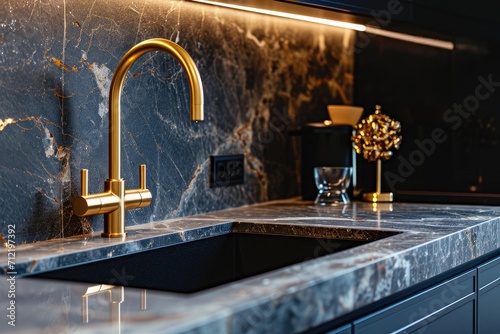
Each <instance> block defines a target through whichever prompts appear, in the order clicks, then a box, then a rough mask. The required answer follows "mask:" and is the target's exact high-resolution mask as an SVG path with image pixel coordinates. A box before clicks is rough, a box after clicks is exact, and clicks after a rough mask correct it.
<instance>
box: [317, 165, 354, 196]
mask: <svg viewBox="0 0 500 334" xmlns="http://www.w3.org/2000/svg"><path fill="white" fill-rule="evenodd" d="M351 174H352V167H327V166H323V167H314V181H315V182H316V187H318V196H317V197H316V200H315V201H314V204H316V205H336V204H349V203H350V202H351V201H350V199H349V196H348V195H347V192H346V190H347V187H349V184H350V182H351Z"/></svg>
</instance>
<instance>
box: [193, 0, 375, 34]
mask: <svg viewBox="0 0 500 334" xmlns="http://www.w3.org/2000/svg"><path fill="white" fill-rule="evenodd" d="M193 1H195V2H201V3H205V4H209V5H216V6H221V7H226V8H232V9H239V10H244V11H247V12H253V13H259V14H266V15H271V16H278V17H283V18H289V19H295V20H299V21H306V22H312V23H320V24H325V25H329V26H334V27H339V28H346V29H353V30H357V31H365V29H366V27H365V26H364V25H362V24H356V23H349V22H342V21H336V20H329V19H321V18H318V17H313V16H306V15H299V14H292V13H285V12H279V11H276V10H270V9H263V8H255V7H248V6H241V5H235V4H230V3H225V2H218V1H210V0H193Z"/></svg>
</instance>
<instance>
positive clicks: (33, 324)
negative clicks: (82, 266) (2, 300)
mask: <svg viewBox="0 0 500 334" xmlns="http://www.w3.org/2000/svg"><path fill="white" fill-rule="evenodd" d="M235 222H253V223H258V224H259V226H260V224H274V225H275V226H277V225H294V226H296V229H297V231H299V230H300V229H302V230H303V229H304V228H305V227H307V226H322V227H332V228H333V227H335V228H348V229H351V230H352V231H356V230H358V229H361V230H368V231H400V232H402V233H399V234H396V235H393V236H390V237H387V238H384V239H381V240H378V241H374V242H371V243H368V244H364V245H362V246H358V247H356V248H352V249H349V250H345V251H341V252H338V253H335V254H331V255H327V256H323V257H320V258H312V259H311V260H309V261H306V262H302V263H299V264H295V265H291V266H288V267H285V268H282V269H278V270H274V271H271V272H268V273H264V274H260V275H257V276H254V277H250V278H247V279H243V280H240V281H236V282H234V283H230V284H226V285H222V286H219V287H215V288H211V289H208V290H204V291H201V292H197V293H193V294H179V293H171V292H163V291H156V290H148V291H147V307H146V309H145V310H140V307H139V305H140V294H141V290H140V289H137V288H130V287H125V294H124V301H123V303H122V304H121V316H120V326H121V328H120V330H121V332H122V333H133V332H137V331H141V332H144V331H147V332H162V333H186V332H196V333H214V332H217V333H292V332H299V331H303V330H307V329H310V328H312V327H314V326H317V325H319V324H322V323H324V322H327V321H330V320H332V319H335V318H337V317H339V316H341V315H344V314H347V313H349V312H351V311H353V310H356V309H359V308H360V307H363V306H365V305H368V304H370V303H373V302H375V301H378V300H380V299H382V298H384V297H387V296H390V295H391V294H394V293H396V292H398V291H401V290H403V289H405V288H408V287H410V286H412V285H414V284H417V283H419V282H422V281H424V280H426V279H428V278H431V277H434V276H436V275H438V274H440V273H443V272H445V271H447V270H449V269H452V268H454V267H456V266H459V265H461V264H464V263H466V262H468V261H471V260H473V259H475V258H477V257H479V256H481V255H484V254H487V253H490V252H492V251H495V250H497V249H498V248H500V238H499V236H500V208H496V207H486V206H458V205H431V204H405V203H393V204H390V205H379V207H378V208H377V209H374V208H373V205H372V204H368V203H359V202H354V203H352V204H351V205H348V206H345V207H331V208H324V207H321V208H319V207H315V206H314V205H312V203H311V202H301V201H298V200H296V199H291V200H284V201H275V202H269V203H264V204H261V205H255V206H247V207H242V208H238V209H229V210H224V211H219V212H214V213H210V214H203V215H198V216H192V217H186V218H182V219H171V220H164V221H160V222H154V223H148V224H143V225H137V226H133V227H130V228H128V232H129V235H128V236H127V239H126V240H125V241H116V240H107V239H102V238H100V237H98V236H97V235H86V236H76V237H71V238H66V239H61V240H50V241H44V242H40V243H35V244H27V245H23V246H19V247H18V248H16V260H15V261H16V269H17V270H18V275H17V278H16V299H15V301H16V306H17V323H16V324H17V325H16V327H15V328H12V327H7V326H8V325H7V322H6V321H5V320H4V321H3V322H2V323H0V328H6V329H9V330H15V331H14V332H16V331H19V332H23V333H24V332H28V333H30V332H33V333H35V332H36V333H40V332H44V333H53V332H72V333H73V332H93V333H109V332H110V330H112V329H113V328H115V330H116V323H115V327H112V326H114V325H112V324H111V323H110V322H109V320H108V314H107V313H108V302H107V301H106V300H105V299H104V296H94V297H93V299H89V300H91V302H89V314H90V323H89V324H82V323H81V295H82V291H83V292H84V291H85V289H86V288H87V287H89V286H92V284H89V283H74V282H73V283H70V282H67V281H52V280H45V279H35V278H23V277H21V276H22V275H23V273H29V272H33V273H34V272H40V271H46V270H50V269H56V268H60V267H63V266H67V265H74V264H79V263H84V262H89V261H95V260H99V259H105V258H109V257H114V256H118V255H121V254H128V253H134V252H138V251H141V250H146V249H151V248H155V247H161V246H163V245H168V244H174V243H182V242H189V241H192V240H196V239H199V238H205V237H209V236H214V235H219V234H224V233H228V232H229V231H230V230H231V229H232V227H233V223H235ZM0 255H1V260H0V263H1V266H2V268H3V269H4V271H6V270H7V269H6V265H7V263H6V257H7V255H6V250H2V253H0ZM186 261H189V259H186ZM144 270H148V268H144ZM172 270H175V268H172ZM119 274H121V275H126V273H123V272H122V273H119ZM103 283H109V282H103ZM0 284H1V285H0V290H1V291H7V289H8V284H7V281H6V280H5V279H4V280H2V281H1V282H0ZM2 308H3V309H5V308H4V307H3V306H2Z"/></svg>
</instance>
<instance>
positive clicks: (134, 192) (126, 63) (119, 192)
mask: <svg viewBox="0 0 500 334" xmlns="http://www.w3.org/2000/svg"><path fill="white" fill-rule="evenodd" d="M152 51H164V52H166V53H169V54H171V55H172V56H173V57H174V58H175V59H177V60H178V61H179V63H180V64H181V65H182V67H183V68H184V71H185V72H186V75H187V78H188V82H189V89H190V92H191V104H190V110H191V113H190V117H191V120H193V121H202V120H203V118H204V116H203V86H202V83H201V78H200V74H199V73H198V68H197V67H196V64H195V63H194V61H193V59H192V58H191V56H189V54H188V53H187V52H186V51H185V50H184V49H183V48H182V47H180V46H179V45H178V44H176V43H174V42H172V41H169V40H166V39H161V38H154V39H149V40H146V41H144V42H141V43H139V44H137V45H135V46H134V47H132V48H131V49H130V50H129V51H128V52H127V53H126V54H125V56H124V57H123V58H122V59H121V60H120V62H119V63H118V66H117V68H116V70H115V73H114V74H113V79H112V80H111V85H110V93H109V179H107V180H106V181H104V191H103V192H102V193H97V194H91V195H89V194H88V186H87V184H88V176H87V171H86V170H82V172H81V177H82V181H81V186H82V194H81V196H78V197H76V198H75V199H74V200H73V212H74V213H75V214H76V215H77V216H81V217H82V216H90V215H95V214H101V213H102V214H104V232H103V233H102V236H103V237H124V236H125V235H126V232H125V210H129V209H136V208H142V207H146V206H148V205H149V204H150V203H151V201H152V195H151V192H150V191H149V190H148V189H147V188H146V166H145V165H141V166H140V169H139V179H140V181H139V188H137V189H130V190H126V189H125V180H123V179H122V178H121V138H120V137H121V119H120V118H121V109H120V99H121V92H122V89H123V83H124V82H125V77H126V75H127V73H128V70H129V69H130V67H131V66H132V65H133V64H134V63H135V61H136V60H137V59H138V58H139V57H141V56H142V55H144V54H146V53H148V52H152Z"/></svg>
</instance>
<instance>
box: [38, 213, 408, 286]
mask: <svg viewBox="0 0 500 334" xmlns="http://www.w3.org/2000/svg"><path fill="white" fill-rule="evenodd" d="M398 233H399V232H394V231H380V230H360V229H344V228H330V227H312V226H309V227H304V226H297V225H280V224H253V223H234V227H233V229H232V232H231V233H226V234H222V235H217V236H211V237H208V238H204V239H199V240H195V241H190V242H184V243H181V244H175V245H170V246H165V247H162V248H158V249H153V250H148V251H143V252H140V253H135V254H129V255H125V256H121V257H115V258H112V259H107V260H101V261H98V262H93V263H88V264H82V265H78V266H75V267H70V268H65V269H60V270H56V271H52V272H46V273H42V274H38V275H34V276H33V277H43V278H54V279H64V280H71V281H79V282H89V283H100V284H113V285H122V286H131V287H138V288H146V289H156V290H163V291H171V292H179V293H192V292H197V291H200V290H204V289H207V288H210V287H214V286H218V285H221V284H224V283H228V282H233V281H236V280H239V279H242V278H246V277H250V276H253V275H257V274H260V273H264V272H267V271H270V270H274V269H278V268H281V267H285V266H288V265H292V264H295V263H299V262H303V261H306V260H309V259H312V258H317V257H320V256H324V255H327V254H332V253H335V252H339V251H342V250H345V249H349V248H352V247H356V246H360V245H363V244H366V243H368V242H371V241H375V240H378V239H381V238H385V237H389V236H392V235H395V234H398Z"/></svg>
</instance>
